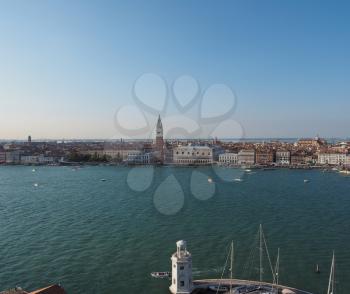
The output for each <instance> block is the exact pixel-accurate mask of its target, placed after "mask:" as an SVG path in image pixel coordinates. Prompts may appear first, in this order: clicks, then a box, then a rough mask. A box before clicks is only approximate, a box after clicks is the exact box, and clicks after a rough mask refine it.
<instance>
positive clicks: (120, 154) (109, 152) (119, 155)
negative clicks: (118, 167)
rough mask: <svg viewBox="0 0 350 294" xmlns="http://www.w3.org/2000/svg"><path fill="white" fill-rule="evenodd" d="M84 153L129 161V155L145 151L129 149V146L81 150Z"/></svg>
mask: <svg viewBox="0 0 350 294" xmlns="http://www.w3.org/2000/svg"><path fill="white" fill-rule="evenodd" d="M80 153H81V154H83V155H90V156H96V157H100V158H102V157H103V156H106V157H107V158H108V159H111V160H112V161H115V160H117V161H127V159H128V157H129V155H130V156H135V154H139V155H141V154H142V153H143V152H142V150H138V149H134V148H132V149H128V148H123V147H120V148H115V149H104V150H86V151H81V152H80Z"/></svg>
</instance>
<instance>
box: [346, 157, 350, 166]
mask: <svg viewBox="0 0 350 294" xmlns="http://www.w3.org/2000/svg"><path fill="white" fill-rule="evenodd" d="M345 165H346V166H348V167H350V154H348V155H347V156H346V161H345Z"/></svg>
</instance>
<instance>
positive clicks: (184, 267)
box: [169, 241, 193, 294]
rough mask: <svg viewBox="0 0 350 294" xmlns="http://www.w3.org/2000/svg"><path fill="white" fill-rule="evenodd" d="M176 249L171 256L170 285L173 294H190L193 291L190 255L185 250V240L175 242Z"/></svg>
mask: <svg viewBox="0 0 350 294" xmlns="http://www.w3.org/2000/svg"><path fill="white" fill-rule="evenodd" d="M176 246H177V250H176V252H175V253H174V254H173V255H172V256H171V263H172V265H171V267H172V275H171V286H170V288H169V289H170V292H171V293H173V294H190V293H191V292H192V291H193V281H192V256H191V253H189V252H188V251H187V248H186V241H178V242H176Z"/></svg>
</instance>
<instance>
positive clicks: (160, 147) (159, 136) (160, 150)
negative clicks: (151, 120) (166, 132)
mask: <svg viewBox="0 0 350 294" xmlns="http://www.w3.org/2000/svg"><path fill="white" fill-rule="evenodd" d="M155 149H156V151H157V161H158V162H160V163H163V162H164V140H163V124H162V120H161V118H160V115H159V116H158V121H157V128H156V142H155Z"/></svg>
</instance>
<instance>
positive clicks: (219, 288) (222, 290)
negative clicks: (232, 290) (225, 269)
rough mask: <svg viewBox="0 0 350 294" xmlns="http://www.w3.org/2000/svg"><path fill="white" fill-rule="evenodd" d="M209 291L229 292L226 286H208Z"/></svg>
mask: <svg viewBox="0 0 350 294" xmlns="http://www.w3.org/2000/svg"><path fill="white" fill-rule="evenodd" d="M208 288H209V290H211V291H215V292H216V293H218V292H219V293H220V292H227V291H228V290H229V288H228V287H226V286H209V287H208Z"/></svg>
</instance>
